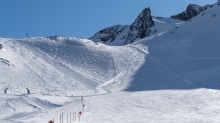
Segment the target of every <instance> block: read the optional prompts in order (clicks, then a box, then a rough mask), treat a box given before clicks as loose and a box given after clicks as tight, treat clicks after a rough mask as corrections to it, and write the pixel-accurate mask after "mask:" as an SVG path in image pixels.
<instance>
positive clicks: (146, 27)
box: [125, 7, 154, 44]
mask: <svg viewBox="0 0 220 123" xmlns="http://www.w3.org/2000/svg"><path fill="white" fill-rule="evenodd" d="M153 26H154V21H153V18H152V16H151V10H150V8H149V7H148V8H145V9H144V10H143V11H142V12H141V13H140V14H139V15H138V17H137V18H136V19H135V21H134V22H133V23H132V24H131V26H130V30H129V32H128V35H127V37H126V38H127V39H126V42H125V44H128V43H132V42H133V41H134V40H136V39H138V38H140V39H141V38H144V37H146V36H148V35H150V34H151V33H152V32H153V31H152V30H150V28H151V27H153Z"/></svg>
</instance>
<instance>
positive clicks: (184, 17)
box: [171, 4, 212, 21]
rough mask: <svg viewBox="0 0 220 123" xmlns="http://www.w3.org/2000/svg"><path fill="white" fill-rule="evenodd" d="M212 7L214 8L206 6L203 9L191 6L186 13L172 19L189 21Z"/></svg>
mask: <svg viewBox="0 0 220 123" xmlns="http://www.w3.org/2000/svg"><path fill="white" fill-rule="evenodd" d="M210 7H212V5H205V6H203V7H202V6H199V5H196V4H189V5H188V6H187V8H186V10H185V11H184V12H182V13H179V14H177V15H173V16H171V18H174V19H179V20H184V21H187V20H189V19H191V18H193V17H195V16H196V15H198V14H199V13H200V12H202V11H204V10H206V9H207V8H210Z"/></svg>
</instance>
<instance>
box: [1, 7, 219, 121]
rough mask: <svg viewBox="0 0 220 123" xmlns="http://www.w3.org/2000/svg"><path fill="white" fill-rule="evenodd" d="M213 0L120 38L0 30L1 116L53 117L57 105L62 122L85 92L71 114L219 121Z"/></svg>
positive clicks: (216, 19)
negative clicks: (25, 35) (190, 13)
mask: <svg viewBox="0 0 220 123" xmlns="http://www.w3.org/2000/svg"><path fill="white" fill-rule="evenodd" d="M217 4H218V3H216V4H214V6H213V7H212V8H209V9H208V10H206V11H204V13H205V14H204V15H203V16H201V14H202V13H201V14H200V15H198V16H196V17H194V18H193V19H191V20H190V21H187V22H185V23H183V24H181V25H180V26H179V27H178V28H172V29H171V30H169V31H166V32H161V33H160V34H158V35H154V36H151V37H149V38H146V39H142V40H140V41H137V42H135V43H133V44H129V45H126V46H107V45H104V44H100V43H98V44H97V43H94V42H93V41H91V40H88V39H80V38H70V37H57V36H51V37H45V38H42V37H39V38H30V39H6V38H0V43H1V44H3V46H4V48H3V49H2V50H0V69H1V70H0V75H1V80H0V90H2V91H1V94H0V113H1V115H0V122H1V123H34V122H36V123H44V122H48V121H49V120H51V119H54V120H55V123H59V122H60V119H59V118H60V114H61V113H62V112H63V113H64V123H66V122H67V121H66V119H67V116H66V114H67V113H68V114H69V113H70V112H78V111H81V110H82V106H81V99H80V98H81V96H84V101H83V103H84V104H85V108H84V112H83V114H82V116H81V118H80V121H79V119H77V121H75V122H81V123H91V122H92V123H176V122H180V123H218V122H219V121H220V117H219V112H220V107H219V105H220V101H219V100H220V91H219V89H220V86H219V85H220V76H219V73H220V49H219V47H220V42H219V41H220V25H219V22H220V17H219V14H220V13H219V12H220V6H219V5H217ZM214 14H217V15H216V16H215V17H214V18H213V16H212V15H214ZM5 88H9V89H8V93H7V94H3V91H4V89H5ZM25 88H29V89H30V91H31V94H30V95H27V94H26V89H25Z"/></svg>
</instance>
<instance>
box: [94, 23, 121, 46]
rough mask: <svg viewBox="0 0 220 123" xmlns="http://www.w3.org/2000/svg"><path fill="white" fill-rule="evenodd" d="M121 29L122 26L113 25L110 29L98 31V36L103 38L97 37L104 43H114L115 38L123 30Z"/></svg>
mask: <svg viewBox="0 0 220 123" xmlns="http://www.w3.org/2000/svg"><path fill="white" fill-rule="evenodd" d="M120 27H122V25H119V24H118V25H114V26H111V27H108V28H105V29H103V30H101V31H99V34H104V35H105V36H102V37H101V36H100V37H98V38H99V39H100V41H102V42H106V41H109V40H110V41H111V42H112V41H114V40H115V38H116V36H117V35H118V34H120V33H121V32H122V31H123V29H124V28H120Z"/></svg>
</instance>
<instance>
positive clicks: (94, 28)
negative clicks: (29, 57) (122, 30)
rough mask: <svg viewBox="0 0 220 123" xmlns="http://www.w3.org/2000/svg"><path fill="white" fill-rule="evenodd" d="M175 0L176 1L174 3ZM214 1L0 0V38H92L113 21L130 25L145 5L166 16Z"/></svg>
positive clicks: (214, 0) (155, 12) (215, 0)
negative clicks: (192, 5)
mask: <svg viewBox="0 0 220 123" xmlns="http://www.w3.org/2000/svg"><path fill="white" fill-rule="evenodd" d="M177 1H178V2H177ZM215 2H217V0H1V1H0V18H1V19H0V37H4V38H25V33H26V32H27V33H28V34H29V36H30V37H44V36H54V35H58V36H70V37H84V38H88V37H91V36H92V35H93V34H95V33H96V32H98V31H99V30H101V29H103V28H106V27H108V26H112V25H115V24H121V25H126V24H131V23H132V22H133V21H134V20H135V18H136V17H137V16H138V14H139V13H140V12H141V11H142V10H143V9H144V8H146V7H150V8H151V12H152V15H153V16H164V17H169V16H171V15H174V14H177V13H180V12H182V11H184V10H185V9H186V6H187V5H188V4H190V3H194V4H198V5H205V4H213V3H215Z"/></svg>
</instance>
